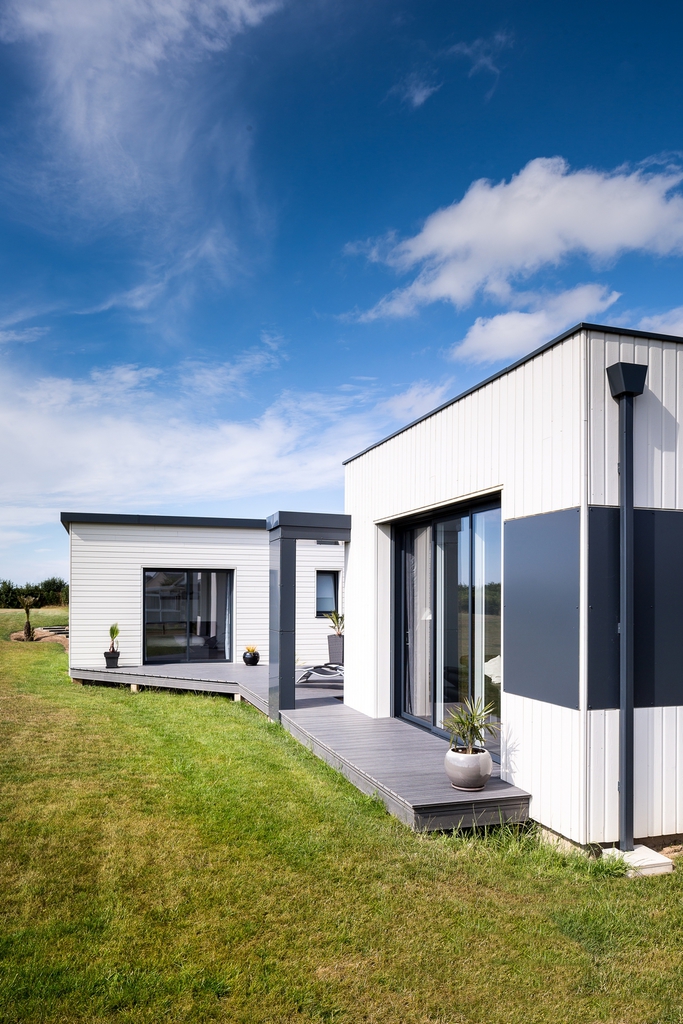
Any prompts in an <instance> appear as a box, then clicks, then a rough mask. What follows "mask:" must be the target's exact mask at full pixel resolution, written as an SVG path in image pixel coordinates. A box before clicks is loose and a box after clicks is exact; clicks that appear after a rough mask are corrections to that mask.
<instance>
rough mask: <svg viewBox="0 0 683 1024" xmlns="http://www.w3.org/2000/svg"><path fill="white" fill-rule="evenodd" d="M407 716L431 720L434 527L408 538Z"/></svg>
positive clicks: (417, 530) (408, 534) (409, 534)
mask: <svg viewBox="0 0 683 1024" xmlns="http://www.w3.org/2000/svg"><path fill="white" fill-rule="evenodd" d="M405 628H406V635H405V669H404V695H403V706H404V711H405V712H406V714H409V715H413V716H414V717H415V718H422V719H424V720H425V721H427V722H429V723H431V721H432V672H431V668H432V528H431V526H420V527H416V528H415V529H414V530H408V531H407V532H406V536H405Z"/></svg>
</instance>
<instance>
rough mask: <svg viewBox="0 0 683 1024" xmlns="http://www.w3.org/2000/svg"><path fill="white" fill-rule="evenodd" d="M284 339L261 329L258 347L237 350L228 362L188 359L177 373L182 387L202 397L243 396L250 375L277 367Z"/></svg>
mask: <svg viewBox="0 0 683 1024" xmlns="http://www.w3.org/2000/svg"><path fill="white" fill-rule="evenodd" d="M283 342H284V339H283V338H282V337H281V335H279V334H274V333H272V332H268V331H263V332H262V334H261V345H260V346H254V347H253V348H250V349H248V350H247V351H245V352H242V353H240V355H239V356H237V358H236V359H233V360H231V361H228V362H224V363H219V364H216V363H204V362H197V361H190V360H188V361H186V362H185V363H183V364H182V366H181V368H180V372H179V376H180V378H181V381H182V387H183V389H185V390H187V391H190V392H192V393H195V394H200V395H202V397H203V399H204V400H207V399H211V398H215V397H217V396H219V395H241V396H243V397H245V396H246V395H247V393H248V388H247V385H248V383H249V381H250V380H251V378H252V377H254V376H256V375H258V374H261V373H265V372H267V371H268V370H276V369H277V368H278V367H279V366H280V365H281V363H282V360H283V359H284V358H286V356H285V354H284V352H283V351H282V346H283Z"/></svg>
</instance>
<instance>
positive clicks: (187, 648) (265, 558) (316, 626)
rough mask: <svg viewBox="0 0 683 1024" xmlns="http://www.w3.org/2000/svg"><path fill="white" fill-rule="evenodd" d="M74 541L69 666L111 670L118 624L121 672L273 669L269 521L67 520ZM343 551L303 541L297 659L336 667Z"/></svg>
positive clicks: (332, 544) (70, 516) (84, 516)
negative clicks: (333, 641)
mask: <svg viewBox="0 0 683 1024" xmlns="http://www.w3.org/2000/svg"><path fill="white" fill-rule="evenodd" d="M61 518H62V523H63V524H64V526H65V527H66V528H67V529H68V531H69V538H70V580H71V588H70V596H71V603H70V610H69V617H70V623H69V625H70V630H69V632H70V637H71V639H70V652H69V660H70V668H71V670H72V674H74V673H75V674H77V673H78V670H79V669H83V668H94V667H97V666H100V665H102V664H103V663H104V662H103V651H104V649H105V647H106V646H107V645H108V636H109V627H110V625H111V624H112V623H113V622H116V623H117V624H118V626H119V629H120V631H121V632H120V638H119V646H120V662H119V664H120V666H121V667H122V668H127V667H136V666H144V665H159V666H164V665H172V664H173V665H182V664H183V663H185V664H192V665H202V664H204V665H213V666H217V665H220V664H222V663H232V662H234V661H236V660H237V661H238V662H241V658H242V652H243V651H244V649H245V647H247V646H254V647H256V648H257V649H258V651H259V654H260V656H261V660H262V662H263V664H265V665H267V664H268V661H269V623H268V601H269V596H268V595H269V568H270V563H269V543H268V541H269V534H268V530H267V524H266V520H265V519H218V518H216V519H213V518H192V517H189V516H144V515H121V514H118V515H116V514H115V515H105V514H100V513H69V512H65V513H63V514H62V517H61ZM343 601H344V545H343V544H341V543H340V542H338V541H322V542H318V541H316V540H307V539H303V540H299V541H298V543H297V551H296V638H297V646H296V651H295V657H296V661H297V663H299V664H302V665H303V664H320V663H325V662H327V660H328V647H327V637H328V635H329V633H330V628H329V620H328V619H327V618H326V617H325V615H326V613H327V612H330V611H339V612H342V613H343Z"/></svg>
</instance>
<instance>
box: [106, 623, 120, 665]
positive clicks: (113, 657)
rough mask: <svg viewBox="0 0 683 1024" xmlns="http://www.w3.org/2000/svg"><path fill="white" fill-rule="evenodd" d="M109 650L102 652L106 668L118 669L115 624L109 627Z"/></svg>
mask: <svg viewBox="0 0 683 1024" xmlns="http://www.w3.org/2000/svg"><path fill="white" fill-rule="evenodd" d="M109 640H110V643H109V650H108V651H105V652H104V660H105V662H106V663H107V668H118V665H119V654H120V651H119V624H118V622H115V623H114V625H113V626H110V627H109Z"/></svg>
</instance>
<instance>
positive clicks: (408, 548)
mask: <svg viewBox="0 0 683 1024" xmlns="http://www.w3.org/2000/svg"><path fill="white" fill-rule="evenodd" d="M500 534H501V520H500V508H499V507H493V508H492V507H490V506H489V507H488V508H487V507H486V506H484V507H482V506H480V507H474V508H468V509H454V510H453V511H452V512H451V513H450V515H449V514H448V513H444V512H442V513H441V514H440V515H439V516H438V517H436V516H435V517H434V518H433V519H427V518H426V517H425V518H423V519H420V520H416V521H414V522H412V523H406V524H405V525H404V526H401V527H397V529H396V533H395V538H396V551H397V557H398V562H397V567H396V576H395V578H396V581H397V583H398V585H399V588H400V591H399V593H398V594H397V604H396V623H397V636H396V640H397V655H398V656H397V659H396V664H397V666H398V674H399V677H400V678H398V679H397V680H396V684H397V689H396V691H395V692H396V698H397V701H396V703H397V707H398V708H400V713H401V714H402V715H404V716H406V717H408V718H411V719H413V720H414V721H417V722H419V723H421V724H423V725H426V726H428V727H429V728H431V729H434V730H435V731H437V732H439V731H441V730H442V728H443V720H444V717H445V716H446V715H447V713H448V711H449V709H450V708H453V707H455V706H456V705H459V704H461V703H462V702H463V701H464V700H465V698H466V697H473V698H475V699H481V700H483V701H484V702H485V703H487V704H488V703H491V704H493V708H494V715H495V716H498V715H499V714H500V680H501V648H500V623H501V618H500V616H501V609H500V602H501V565H500V547H501V545H500Z"/></svg>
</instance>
